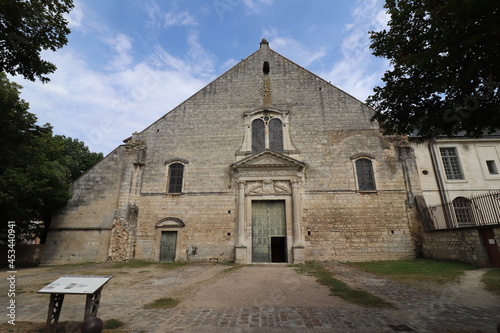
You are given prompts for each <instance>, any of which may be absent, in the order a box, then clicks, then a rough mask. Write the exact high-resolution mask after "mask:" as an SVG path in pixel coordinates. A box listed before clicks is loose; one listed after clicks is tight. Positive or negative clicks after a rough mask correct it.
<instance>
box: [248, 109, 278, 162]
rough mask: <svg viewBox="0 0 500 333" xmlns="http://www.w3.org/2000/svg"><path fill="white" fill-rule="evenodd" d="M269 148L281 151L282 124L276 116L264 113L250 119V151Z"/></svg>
mask: <svg viewBox="0 0 500 333" xmlns="http://www.w3.org/2000/svg"><path fill="white" fill-rule="evenodd" d="M265 149H270V150H273V151H276V152H278V153H282V152H283V125H282V123H281V120H279V119H278V118H272V117H271V116H268V115H265V116H263V117H261V118H258V119H255V120H254V121H252V153H254V154H256V153H260V152H261V151H264V150H265Z"/></svg>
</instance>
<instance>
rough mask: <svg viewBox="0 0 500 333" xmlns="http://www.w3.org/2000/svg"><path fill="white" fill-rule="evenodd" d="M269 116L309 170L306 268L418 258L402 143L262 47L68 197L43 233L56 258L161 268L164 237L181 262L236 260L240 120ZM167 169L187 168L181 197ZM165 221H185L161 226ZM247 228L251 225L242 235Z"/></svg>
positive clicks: (304, 204)
mask: <svg viewBox="0 0 500 333" xmlns="http://www.w3.org/2000/svg"><path fill="white" fill-rule="evenodd" d="M264 62H267V63H268V65H269V73H268V74H264V73H263V63H264ZM265 108H273V109H275V110H279V111H280V112H282V114H286V115H287V123H283V126H286V128H287V130H288V132H289V134H290V140H291V142H292V144H291V145H290V146H293V147H294V148H293V149H294V151H293V153H289V154H290V157H293V158H294V159H296V160H297V161H299V162H300V163H304V164H305V168H304V172H303V179H301V180H300V183H301V184H300V200H299V205H300V209H298V210H297V211H298V212H299V213H300V214H301V216H300V217H299V220H300V221H302V225H301V226H300V229H301V231H302V239H301V240H300V241H305V242H306V244H305V245H306V257H307V259H334V260H353V261H354V260H374V259H400V258H409V257H412V256H414V255H415V242H414V238H415V237H414V233H415V232H418V228H413V226H415V223H416V222H415V221H416V219H415V216H416V215H415V214H414V208H412V204H411V202H410V200H409V198H408V186H407V183H406V180H405V179H406V178H405V173H404V170H403V168H402V166H401V161H400V156H399V155H398V152H397V150H396V146H397V144H395V142H394V141H393V140H391V138H386V137H383V136H382V135H380V133H379V130H378V124H377V123H376V122H371V121H370V119H371V116H372V114H373V110H371V109H370V108H369V107H367V106H366V105H364V104H363V103H361V102H360V101H358V100H356V99H355V98H353V97H352V96H350V95H349V94H347V93H345V92H343V91H342V90H340V89H338V88H336V87H334V86H333V85H331V84H330V83H328V82H326V81H325V80H323V79H321V78H319V77H318V76H316V75H314V74H312V73H310V72H309V71H307V70H305V69H304V68H302V67H300V66H298V65H296V64H295V63H293V62H291V61H289V60H288V59H286V58H284V57H282V56H281V55H279V54H277V53H276V52H274V51H272V50H270V49H268V48H267V47H265V46H264V47H262V46H261V49H260V50H258V51H257V52H255V53H254V54H252V55H251V56H249V57H248V58H246V59H245V60H243V61H242V62H240V63H239V64H237V65H236V66H235V67H233V68H232V69H231V70H229V71H228V72H226V73H224V74H223V75H221V76H220V77H219V78H217V79H216V80H214V81H213V82H211V83H210V84H208V85H207V86H206V87H205V88H204V89H202V90H200V91H199V92H198V93H196V94H195V95H193V96H192V97H191V98H189V99H188V100H186V101H185V102H184V103H182V104H181V105H179V106H178V107H176V108H175V109H174V110H172V111H170V112H169V113H168V114H166V115H165V116H164V117H162V118H160V119H159V120H158V121H156V122H155V123H153V124H152V125H151V126H149V127H148V128H146V129H145V130H143V131H142V132H140V133H135V134H134V135H133V137H132V139H131V140H130V141H129V142H127V143H126V145H125V146H121V147H119V148H118V149H117V150H116V151H115V152H113V153H112V154H110V156H107V157H106V158H105V159H104V160H103V161H102V162H101V163H100V164H98V165H97V166H95V167H94V168H93V169H92V170H90V171H89V173H88V174H86V175H84V176H83V177H82V178H80V179H79V180H78V181H77V182H76V183H75V185H74V194H75V195H74V199H72V201H71V202H70V204H69V205H68V208H67V209H66V211H64V212H63V213H62V214H61V215H59V216H57V217H55V219H54V221H55V222H54V224H53V226H52V227H51V231H50V232H49V238H48V239H49V243H48V244H47V245H48V246H49V248H50V250H49V251H48V252H47V253H49V254H50V256H51V258H52V259H51V260H53V261H54V260H56V259H58V258H59V259H60V260H76V259H78V260H115V261H122V260H131V259H141V260H153V261H157V260H159V251H160V240H161V232H162V231H177V237H178V238H177V253H176V259H177V260H185V259H187V254H186V249H188V250H189V249H192V248H193V247H197V248H198V253H197V255H196V257H197V258H196V259H200V260H210V259H211V258H220V259H222V260H230V259H234V246H235V244H236V241H237V239H236V237H237V235H236V233H237V230H236V225H237V214H238V212H237V208H238V206H237V197H238V192H237V186H235V179H234V178H233V177H234V174H233V172H232V169H231V164H233V163H235V162H237V161H240V160H241V159H243V158H245V157H247V155H248V154H250V153H249V152H248V151H242V150H241V149H240V148H241V147H242V144H243V142H244V140H245V133H248V132H249V131H248V130H246V129H245V126H248V124H247V125H246V124H245V122H244V119H245V113H248V112H252V111H254V110H258V109H265ZM247 139H248V138H247ZM247 141H248V140H247ZM239 152H240V154H243V155H245V156H242V155H238V154H239ZM285 154H288V153H287V152H285ZM292 155H293V156H292ZM360 155H363V156H365V155H366V156H369V157H370V159H371V160H372V163H373V168H374V173H375V183H376V191H374V192H372V193H360V192H359V191H358V190H357V185H356V176H355V164H354V159H355V157H356V156H360ZM171 161H182V163H183V164H184V166H185V167H184V184H183V191H182V194H168V193H166V192H167V182H168V163H170V162H171ZM266 177H267V176H266ZM269 178H270V179H269V180H270V181H272V180H273V179H272V177H269ZM270 198H271V200H272V197H270ZM265 200H268V198H266V199H265ZM294 208H297V207H296V206H294ZM287 209H288V210H290V207H288V208H287ZM168 218H172V219H174V220H175V221H182V222H180V223H179V224H178V225H175V223H174V224H172V225H163V224H161V223H160V222H161V221H164V220H165V219H168ZM294 218H295V217H294ZM174 220H173V221H174ZM251 223H252V222H251V216H250V219H249V218H246V226H245V228H246V229H245V230H246V231H245V232H248V230H251ZM287 225H289V226H290V225H291V221H287ZM79 228H80V229H79ZM85 228H96V229H95V231H96V232H97V230H98V229H99V228H100V229H99V230H101V231H102V232H101V234H99V237H98V238H99V239H100V241H101V243H100V245H99V247H100V248H101V249H100V250H99V251H98V252H95V253H94V252H92V253H91V252H89V251H88V250H87V249H86V246H87V242H88V239H89V236H87V235H91V234H90V233H88V232H90V230H89V231H88V232H87V231H85V230H84V229H85ZM70 229H73V231H70ZM412 230H413V231H412ZM415 230H417V231H415ZM309 234H310V235H309ZM106 235H107V236H106ZM92 237H96V235H92ZM105 237H111V239H110V240H109V239H108V243H107V244H109V248H105V247H106V244H105V243H104V238H105ZM59 239H61V241H60V242H59V243H51V242H54V241H57V240H59ZM294 241H296V240H295V239H294ZM56 245H57V246H58V248H57V247H56ZM103 252H106V253H107V255H106V256H103V254H102V253H103ZM96 258H99V259H96Z"/></svg>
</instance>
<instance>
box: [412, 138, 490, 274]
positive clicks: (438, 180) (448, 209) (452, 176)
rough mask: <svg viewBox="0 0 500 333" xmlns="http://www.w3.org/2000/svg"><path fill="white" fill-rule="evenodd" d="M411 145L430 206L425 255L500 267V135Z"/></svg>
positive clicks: (414, 141)
mask: <svg viewBox="0 0 500 333" xmlns="http://www.w3.org/2000/svg"><path fill="white" fill-rule="evenodd" d="M410 141H412V143H411V145H412V147H413V149H414V152H415V156H416V161H417V166H418V174H419V179H420V187H421V191H422V196H423V199H424V200H425V205H422V206H424V207H425V208H423V220H424V225H425V228H426V230H427V231H428V232H426V233H425V234H424V235H425V237H424V244H425V245H424V247H423V254H424V255H425V256H427V257H431V258H436V259H454V260H460V261H466V262H471V263H475V264H479V265H482V266H489V265H491V266H495V267H500V251H499V246H498V244H500V173H499V171H500V135H499V133H494V134H490V135H484V136H482V137H481V138H478V139H474V138H469V137H466V136H455V137H451V138H448V137H442V138H437V139H435V140H432V141H425V142H422V143H419V140H418V138H410Z"/></svg>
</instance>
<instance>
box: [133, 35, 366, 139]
mask: <svg viewBox="0 0 500 333" xmlns="http://www.w3.org/2000/svg"><path fill="white" fill-rule="evenodd" d="M259 52H269V53H271V54H274V55H276V56H277V57H278V58H279V59H281V60H282V62H283V63H288V64H291V65H293V66H296V67H297V68H299V69H300V70H302V71H304V72H306V73H308V74H309V75H311V76H313V77H314V78H315V79H316V80H320V81H323V82H324V83H325V84H327V85H328V86H330V87H332V88H334V89H336V90H338V91H339V92H341V93H342V94H344V95H346V96H349V97H350V98H352V99H353V100H356V101H357V102H359V103H360V104H361V105H363V106H365V107H366V108H369V107H368V106H366V104H364V103H363V102H362V101H360V100H359V99H357V98H356V97H354V96H352V95H351V94H349V93H347V92H345V91H344V90H342V89H340V88H339V87H337V86H335V85H333V84H332V83H331V82H329V81H326V80H325V79H323V78H322V77H320V76H318V75H317V74H315V73H313V72H311V71H309V70H308V69H306V68H304V67H302V66H300V65H298V64H297V63H295V62H293V61H292V60H290V59H288V58H287V57H285V56H283V55H281V54H279V53H278V52H276V51H274V50H272V49H271V48H270V47H269V43H267V42H266V43H264V44H263V43H261V48H260V49H258V50H257V51H255V52H254V53H252V54H251V55H249V56H248V57H247V58H245V59H243V60H241V61H240V62H239V63H237V64H236V65H234V66H233V67H232V68H230V69H229V70H227V71H226V72H225V73H223V74H222V75H220V76H219V77H218V78H216V79H215V80H213V81H212V82H210V83H209V84H207V85H206V86H205V87H203V88H202V89H200V90H199V91H198V92H196V93H195V94H194V95H192V96H191V97H189V98H188V99H187V100H185V101H183V102H182V103H181V104H180V105H178V106H177V107H175V108H173V109H172V110H170V111H169V112H167V113H166V114H164V115H163V116H161V117H160V118H159V119H158V120H156V121H155V122H153V123H152V124H151V125H149V126H148V127H146V128H145V129H144V130H143V131H141V133H140V134H142V133H144V132H146V131H147V130H148V129H150V128H153V127H154V126H155V125H156V124H157V123H158V122H160V121H162V120H164V119H166V118H167V117H170V116H171V115H173V113H174V112H176V111H178V110H182V109H183V108H182V106H183V105H184V104H185V103H186V102H188V101H190V100H194V99H196V98H197V97H198V96H203V95H204V93H205V92H206V91H208V90H210V89H211V87H213V86H216V85H217V82H219V81H224V80H225V78H226V77H227V76H229V75H231V73H233V72H238V71H239V70H241V69H242V68H243V67H244V66H245V64H246V63H248V62H249V60H250V59H251V58H253V57H255V56H257V55H258V54H259ZM266 108H267V109H271V108H269V107H266ZM370 109H371V108H370ZM272 111H274V110H272ZM126 140H127V139H126Z"/></svg>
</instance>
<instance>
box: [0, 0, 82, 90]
mask: <svg viewBox="0 0 500 333" xmlns="http://www.w3.org/2000/svg"><path fill="white" fill-rule="evenodd" d="M71 9H73V1H72V0H28V1H26V0H0V72H7V73H9V74H11V75H17V74H20V75H23V76H24V77H25V78H26V79H29V80H31V81H35V78H38V79H40V80H41V81H42V82H44V83H45V82H48V81H50V79H49V78H48V77H46V76H44V75H46V74H50V73H52V72H54V71H55V70H56V66H55V65H54V64H52V63H50V62H48V61H45V60H42V59H41V57H40V53H41V51H42V50H52V51H56V50H57V49H59V48H61V47H63V46H64V45H66V43H67V42H68V39H67V35H68V34H69V33H70V30H69V28H68V27H67V24H68V21H67V20H66V19H65V18H64V16H63V15H64V14H66V13H69V12H70V11H71Z"/></svg>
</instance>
